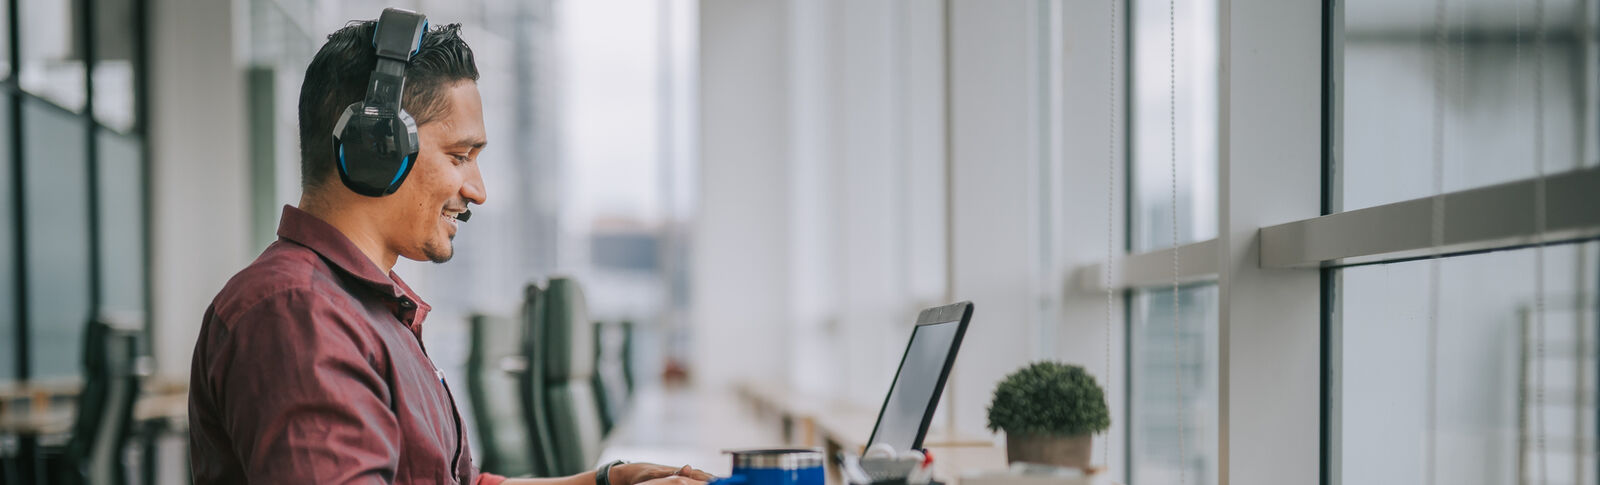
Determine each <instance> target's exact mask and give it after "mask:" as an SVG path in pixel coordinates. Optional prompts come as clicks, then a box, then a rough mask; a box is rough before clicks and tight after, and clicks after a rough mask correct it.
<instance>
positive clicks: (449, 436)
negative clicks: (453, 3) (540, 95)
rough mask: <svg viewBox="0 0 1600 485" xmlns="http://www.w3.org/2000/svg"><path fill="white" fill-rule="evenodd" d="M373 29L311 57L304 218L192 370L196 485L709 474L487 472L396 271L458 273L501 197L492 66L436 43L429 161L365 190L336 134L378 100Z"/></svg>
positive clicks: (293, 222) (286, 216)
mask: <svg viewBox="0 0 1600 485" xmlns="http://www.w3.org/2000/svg"><path fill="white" fill-rule="evenodd" d="M388 18H389V17H388V16H387V15H386V16H385V19H386V21H387V19H388ZM416 21H417V22H418V24H419V25H424V26H425V25H426V24H422V23H420V21H421V19H420V18H416ZM425 28H426V27H419V28H418V30H417V32H421V30H420V29H425ZM386 32H387V31H386ZM374 33H375V22H372V21H367V22H357V23H352V24H351V25H349V26H347V27H345V28H343V29H340V30H339V31H337V32H334V33H333V34H332V35H330V36H329V37H328V42H327V43H326V44H324V45H323V46H322V49H321V50H319V51H318V52H317V54H316V57H314V58H313V59H312V61H311V65H310V66H309V67H308V68H307V69H306V78H305V82H304V84H303V85H302V86H301V88H300V147H301V149H300V151H301V159H302V162H301V163H302V168H301V185H302V189H303V193H304V195H303V196H302V197H301V199H300V204H299V207H290V206H285V207H284V208H283V216H282V219H281V220H280V222H279V224H278V236H279V239H278V241H277V242H274V243H273V244H272V245H271V246H269V247H268V248H267V250H266V251H265V252H263V253H262V254H261V256H260V257H259V258H257V259H256V261H255V262H253V263H251V264H250V266H248V267H246V268H245V269H244V270H242V271H240V272H239V273H238V274H237V275H235V276H234V277H233V279H231V280H230V281H229V282H228V284H227V285H226V286H225V287H223V289H222V291H221V292H219V293H218V294H217V296H216V299H215V300H213V301H212V304H211V307H210V308H208V309H207V310H206V313H205V321H204V324H203V327H202V328H201V331H200V336H199V339H198V341H197V342H196V343H195V352H194V362H193V367H192V369H191V376H190V397H189V425H190V458H191V462H192V467H193V475H194V481H195V483H197V484H201V485H207V484H221V483H228V484H236V483H295V484H299V483H474V484H487V485H493V484H499V483H502V482H503V483H506V484H508V485H511V484H538V485H595V484H599V485H635V484H640V483H646V482H648V484H649V485H698V484H699V483H701V481H704V480H708V479H710V477H709V476H708V475H706V474H705V473H704V472H700V471H698V470H694V469H692V468H689V467H683V468H681V469H676V468H670V467H663V466H658V465H649V464H614V466H607V467H603V468H604V470H603V471H604V473H597V472H587V473H584V474H581V475H577V476H572V477H566V478H551V479H523V480H515V479H513V480H506V479H504V478H502V477H497V476H492V475H488V474H479V473H477V470H476V469H475V468H474V467H473V466H472V459H471V453H470V451H469V450H468V449H467V440H466V438H465V437H464V436H463V433H462V429H463V423H462V421H461V418H460V414H459V413H458V412H457V409H456V407H455V404H454V401H453V400H452V399H451V397H450V389H449V387H448V383H447V382H446V381H445V379H444V377H443V373H440V372H439V371H438V370H437V369H436V368H435V367H434V366H433V363H432V362H431V361H430V360H429V358H428V355H427V352H426V349H424V348H423V347H422V339H421V335H422V322H423V318H424V317H426V316H427V313H428V311H429V306H428V304H427V303H425V302H423V301H422V299H421V298H419V297H418V296H417V294H416V293H415V292H413V291H412V290H411V288H410V287H407V286H406V284H405V282H404V281H402V280H401V279H400V277H399V276H398V275H396V274H394V273H393V272H392V271H391V269H392V268H393V266H394V264H395V261H396V259H397V258H399V257H402V256H403V257H406V258H408V259H413V260H419V261H420V260H429V261H434V262H438V263H443V262H445V261H449V260H450V257H451V256H452V254H453V252H454V248H453V247H452V246H451V239H452V238H453V237H454V236H455V234H456V231H457V221H456V217H457V216H458V215H459V214H462V213H463V212H464V211H466V210H467V204H483V203H484V201H485V200H486V199H487V197H488V194H487V192H486V190H485V187H484V182H483V178H482V176H481V175H480V174H479V172H478V166H477V161H476V160H477V157H478V154H479V153H480V152H481V151H482V150H483V148H484V146H485V144H486V143H487V141H488V140H487V139H486V138H485V134H484V126H483V106H482V101H481V100H480V99H479V96H478V87H477V79H478V69H477V66H476V65H475V63H474V60H473V56H472V50H471V49H470V48H469V47H468V46H467V44H466V43H465V42H464V41H462V40H461V37H460V36H459V26H458V25H447V26H442V27H435V28H433V29H431V30H427V31H426V32H425V33H423V34H422V39H421V45H420V46H419V47H418V48H417V49H416V50H415V51H414V53H413V54H412V56H411V57H410V59H409V64H405V65H403V67H404V73H405V78H404V79H405V84H404V90H403V92H402V93H401V95H402V96H401V100H402V101H401V106H402V107H403V109H404V110H405V111H406V112H407V113H409V114H410V115H411V116H412V117H413V119H414V120H415V125H416V131H417V139H418V146H419V149H418V152H417V155H416V156H415V162H414V166H412V167H410V173H409V175H406V176H404V177H401V178H397V179H396V180H403V181H402V182H399V184H400V185H399V186H398V188H396V189H394V192H393V193H392V194H390V195H387V196H381V197H369V196H366V195H360V194H358V193H356V192H354V191H353V190H352V189H351V188H350V187H349V185H350V184H349V182H348V181H343V180H341V175H342V173H341V172H339V170H340V169H338V168H336V167H335V165H336V164H342V163H344V162H345V160H343V159H341V158H340V157H342V155H336V152H335V150H334V149H333V134H334V128H335V124H336V122H337V120H338V117H339V116H340V114H341V113H343V112H344V110H345V108H346V106H349V105H350V104H351V103H354V102H357V101H362V100H363V99H365V95H366V92H367V82H368V80H369V78H370V77H371V76H372V75H373V73H374V68H375V66H377V65H378V62H379V61H378V56H377V53H376V50H375V49H374V47H373V44H374V38H375V37H374ZM402 51H403V49H402ZM374 146H376V145H374ZM338 153H343V152H342V151H340V152H338ZM407 163H410V161H409V160H407Z"/></svg>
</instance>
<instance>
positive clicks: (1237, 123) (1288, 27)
mask: <svg viewBox="0 0 1600 485" xmlns="http://www.w3.org/2000/svg"><path fill="white" fill-rule="evenodd" d="M1220 8H1221V12H1220V15H1219V18H1220V19H1221V23H1222V25H1221V29H1220V31H1221V33H1222V39H1221V44H1220V45H1221V46H1222V49H1221V50H1222V71H1221V72H1222V75H1221V82H1220V93H1219V96H1220V99H1219V103H1218V106H1219V107H1220V110H1219V117H1220V119H1219V120H1218V122H1219V128H1220V129H1219V133H1220V135H1221V138H1222V143H1221V145H1220V152H1221V153H1220V154H1219V157H1218V160H1219V164H1218V169H1219V174H1218V175H1219V176H1218V184H1219V187H1218V189H1219V194H1220V199H1221V200H1220V204H1219V211H1220V212H1221V213H1220V214H1219V217H1220V219H1219V220H1220V222H1221V227H1220V229H1219V231H1218V247H1219V249H1220V250H1221V251H1222V254H1221V258H1220V259H1219V261H1222V262H1223V266H1222V267H1221V269H1220V271H1219V274H1218V283H1219V286H1220V293H1219V295H1220V296H1219V299H1220V315H1219V325H1220V329H1219V330H1220V332H1221V334H1220V340H1219V341H1220V347H1221V348H1220V352H1219V353H1220V355H1221V367H1220V368H1221V373H1222V375H1221V378H1220V388H1219V391H1218V399H1219V400H1220V401H1221V402H1219V405H1220V406H1219V410H1220V412H1221V415H1220V416H1219V420H1218V422H1219V426H1220V427H1221V433H1220V434H1219V436H1218V439H1219V441H1220V442H1219V443H1218V451H1219V461H1220V466H1221V470H1220V479H1221V482H1220V483H1223V484H1228V485H1269V484H1271V485H1277V484H1285V483H1317V481H1318V470H1319V466H1320V465H1319V458H1320V449H1321V446H1320V443H1321V440H1320V429H1319V423H1320V412H1321V411H1320V403H1321V399H1322V389H1321V381H1320V377H1319V372H1320V368H1321V365H1320V357H1319V356H1320V354H1321V351H1320V347H1319V342H1320V335H1321V325H1320V313H1319V310H1320V303H1319V301H1320V297H1319V288H1320V286H1319V284H1318V279H1319V276H1318V273H1317V271H1315V270H1304V269H1299V270H1266V269H1262V268H1261V267H1260V265H1259V263H1258V259H1259V244H1258V243H1257V233H1258V230H1257V229H1258V228H1260V227H1264V226H1270V225H1273V224H1279V223H1284V222H1289V221H1293V220H1298V219H1303V218H1308V217H1314V216H1316V215H1318V212H1319V211H1320V205H1321V203H1320V198H1319V197H1318V194H1320V193H1321V180H1322V178H1321V177H1322V174H1321V161H1320V160H1321V131H1320V130H1321V126H1322V122H1321V100H1322V97H1321V93H1322V91H1321V85H1322V77H1321V76H1322V70H1321V58H1322V55H1321V52H1322V51H1321V45H1322V39H1321V32H1322V25H1321V18H1322V14H1321V9H1322V7H1321V4H1320V3H1319V2H1282V1H1276V0H1222V2H1221V4H1220Z"/></svg>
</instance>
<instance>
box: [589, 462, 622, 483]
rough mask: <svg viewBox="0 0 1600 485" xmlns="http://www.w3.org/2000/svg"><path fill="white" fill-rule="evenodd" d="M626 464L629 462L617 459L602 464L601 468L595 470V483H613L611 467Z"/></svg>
mask: <svg viewBox="0 0 1600 485" xmlns="http://www.w3.org/2000/svg"><path fill="white" fill-rule="evenodd" d="M626 464H628V462H626V461H622V460H616V461H613V462H611V463H607V464H604V465H600V468H599V469H597V470H595V471H594V485H611V467H614V466H617V465H626Z"/></svg>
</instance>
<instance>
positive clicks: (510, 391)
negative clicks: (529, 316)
mask: <svg viewBox="0 0 1600 485" xmlns="http://www.w3.org/2000/svg"><path fill="white" fill-rule="evenodd" d="M471 327H472V347H471V350H469V351H468V352H467V396H468V397H469V399H470V400H471V401H472V415H473V416H474V417H475V418H476V422H477V427H478V438H479V439H480V441H482V442H483V450H482V453H483V463H482V469H483V471H486V472H490V473H496V474H500V475H505V476H510V477H519V476H532V475H533V473H534V472H535V470H534V466H533V465H534V463H533V461H534V454H533V448H532V447H531V446H530V442H531V441H532V436H531V435H530V434H529V429H528V422H527V421H526V420H525V419H524V416H523V413H522V408H521V405H520V404H519V403H518V402H517V400H516V397H517V394H518V392H519V390H518V387H517V385H518V381H520V380H523V379H526V378H527V373H528V358H527V355H525V354H524V353H523V352H522V346H521V345H520V344H521V340H520V339H519V338H518V337H519V336H518V334H517V333H518V332H517V331H518V326H517V325H516V322H514V321H512V320H510V319H507V318H503V317H497V316H489V315H483V314H473V315H472V316H471Z"/></svg>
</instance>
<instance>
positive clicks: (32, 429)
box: [0, 392, 189, 436]
mask: <svg viewBox="0 0 1600 485" xmlns="http://www.w3.org/2000/svg"><path fill="white" fill-rule="evenodd" d="M12 401H21V402H13V403H11V404H10V405H7V404H6V403H5V401H0V434H10V435H34V436H39V435H53V434H62V433H67V432H69V431H71V430H72V420H73V411H74V409H73V408H74V405H73V404H71V403H60V402H52V401H43V403H42V404H39V403H34V402H30V401H28V400H20V399H13V400H12ZM133 418H134V420H136V421H150V420H157V419H165V420H167V424H168V425H169V426H174V427H178V428H182V427H184V426H187V425H188V422H189V393H188V392H177V393H172V392H168V393H164V394H145V395H142V396H139V400H138V401H136V402H135V403H134V407H133Z"/></svg>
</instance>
